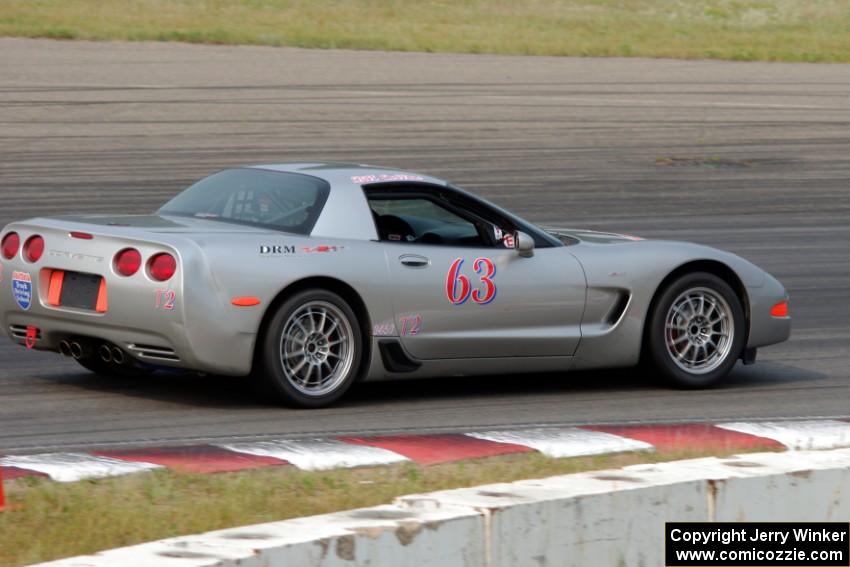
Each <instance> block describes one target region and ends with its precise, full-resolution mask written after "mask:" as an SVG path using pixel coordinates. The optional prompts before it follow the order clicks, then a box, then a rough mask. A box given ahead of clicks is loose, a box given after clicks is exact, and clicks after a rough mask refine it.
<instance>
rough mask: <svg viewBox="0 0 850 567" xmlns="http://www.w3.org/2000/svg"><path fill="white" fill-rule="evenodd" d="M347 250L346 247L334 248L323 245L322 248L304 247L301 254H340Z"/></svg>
mask: <svg viewBox="0 0 850 567" xmlns="http://www.w3.org/2000/svg"><path fill="white" fill-rule="evenodd" d="M340 250H345V246H334V245H330V246H329V245H327V244H322V245H320V246H302V247H301V252H303V253H304V254H324V253H326V252H339V251H340Z"/></svg>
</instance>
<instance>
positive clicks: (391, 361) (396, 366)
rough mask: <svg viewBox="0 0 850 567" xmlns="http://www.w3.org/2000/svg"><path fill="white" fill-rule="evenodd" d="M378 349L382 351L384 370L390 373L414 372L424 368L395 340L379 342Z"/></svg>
mask: <svg viewBox="0 0 850 567" xmlns="http://www.w3.org/2000/svg"><path fill="white" fill-rule="evenodd" d="M378 349H379V350H380V351H381V360H382V361H383V362H384V368H386V369H387V370H389V371H390V372H398V373H404V372H413V371H414V370H417V369H418V368H419V367H420V366H422V363H421V362H418V361H416V360H413V359H412V358H410V356H408V354H407V353H406V352H405V351H404V348H402V346H401V344H400V343H399V342H398V341H397V340H395V339H384V340H381V341H379V342H378Z"/></svg>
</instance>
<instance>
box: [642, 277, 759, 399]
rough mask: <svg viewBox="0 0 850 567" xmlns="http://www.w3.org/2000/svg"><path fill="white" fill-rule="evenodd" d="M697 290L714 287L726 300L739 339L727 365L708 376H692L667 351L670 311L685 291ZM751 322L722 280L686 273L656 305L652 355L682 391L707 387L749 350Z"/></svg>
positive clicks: (735, 338)
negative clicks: (665, 327) (748, 325)
mask: <svg viewBox="0 0 850 567" xmlns="http://www.w3.org/2000/svg"><path fill="white" fill-rule="evenodd" d="M695 287H707V288H710V289H712V290H714V291H716V292H717V293H719V294H720V295H722V296H723V298H724V299H725V300H726V302H727V303H728V304H729V307H730V308H731V310H732V317H733V319H734V325H735V336H734V338H733V339H732V348H731V350H730V351H729V354H728V355H727V358H726V360H724V361H723V363H722V364H721V365H720V366H718V367H717V368H715V369H714V370H712V371H711V372H709V373H707V374H698V375H695V374H688V373H687V372H685V371H684V370H682V369H681V368H679V367H678V366H677V365H676V363H675V362H673V360H671V358H670V354H669V353H668V352H667V345H666V338H665V329H664V325H665V322H666V317H667V311H668V310H669V309H670V306H671V305H672V303H673V301H674V300H675V299H676V298H677V297H678V296H679V295H680V294H681V293H682V292H684V291H685V290H688V289H691V288H695ZM746 335H747V323H746V317H745V314H744V308H743V306H742V305H741V300H740V299H739V298H738V296H737V294H736V293H735V291H734V290H733V289H732V288H731V287H730V286H729V284H728V283H726V282H725V281H723V280H722V279H720V278H719V277H717V276H715V275H713V274H709V273H706V272H694V273H691V274H686V275H684V276H682V277H680V278H679V279H677V280H675V281H674V282H673V283H672V284H670V285H669V286H667V288H665V289H664V291H663V292H662V293H661V296H660V297H659V298H658V301H657V302H656V304H655V306H654V308H653V312H652V319H651V322H650V329H649V341H648V342H649V352H650V354H651V356H652V361H653V362H654V363H655V367H656V369H658V370H659V371H660V372H661V374H662V375H663V377H664V378H665V380H666V381H667V382H668V383H671V384H673V385H674V386H677V387H681V388H705V387H708V386H712V385H714V384H716V383H717V381H718V380H720V379H721V378H723V377H724V376H726V375H727V374H728V373H729V371H730V370H731V369H732V368H733V367H734V366H735V363H736V362H737V361H738V358H740V356H741V353H742V352H743V350H744V347H745V341H746Z"/></svg>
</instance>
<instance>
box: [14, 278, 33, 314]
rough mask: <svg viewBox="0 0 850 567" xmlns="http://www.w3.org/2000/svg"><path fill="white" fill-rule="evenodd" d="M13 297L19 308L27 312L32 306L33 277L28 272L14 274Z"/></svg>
mask: <svg viewBox="0 0 850 567" xmlns="http://www.w3.org/2000/svg"><path fill="white" fill-rule="evenodd" d="M12 295H13V296H14V297H15V302H16V303H17V304H18V307H20V308H21V309H23V310H24V311H26V310H27V309H29V308H30V305H32V276H31V275H29V274H28V273H26V272H17V271H16V272H12Z"/></svg>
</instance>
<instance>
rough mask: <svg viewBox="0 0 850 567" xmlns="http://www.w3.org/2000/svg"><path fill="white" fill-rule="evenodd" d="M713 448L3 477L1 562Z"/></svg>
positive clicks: (65, 554) (674, 457) (680, 456)
mask: <svg viewBox="0 0 850 567" xmlns="http://www.w3.org/2000/svg"><path fill="white" fill-rule="evenodd" d="M763 450H764V449H761V451H763ZM731 453H732V452H731V451H730V452H728V453H726V454H731ZM734 453H741V451H740V450H736V451H734ZM711 454H715V455H717V454H718V453H716V452H714V453H710V452H705V451H703V452H698V451H689V452H681V451H679V452H659V453H647V452H638V453H621V454H616V455H602V456H595V457H579V458H569V459H551V458H548V457H545V456H543V455H541V454H538V453H525V454H517V455H507V456H503V457H492V458H488V459H481V460H471V461H460V462H456V463H447V464H441V465H433V466H420V465H417V464H415V463H404V464H400V465H394V466H385V467H377V468H360V469H339V470H332V471H321V472H309V471H302V470H299V469H296V468H295V467H288V466H283V467H269V468H264V469H256V470H251V471H242V472H238V473H220V474H209V475H196V474H185V473H178V472H175V471H171V470H158V471H154V472H151V473H143V474H137V475H131V476H124V477H112V478H107V479H100V480H90V481H80V482H75V483H68V484H63V483H57V482H52V481H49V480H46V479H43V478H29V479H18V480H16V481H13V482H7V483H6V487H7V490H6V492H7V500H8V504H9V506H8V509H7V510H6V511H4V512H0V565H25V564H29V563H35V562H39V561H48V560H52V559H58V558H61V557H68V556H74V555H83V554H88V553H93V552H95V551H100V550H103V549H110V548H113V547H122V546H126V545H132V544H136V543H142V542H145V541H152V540H156V539H162V538H166V537H172V536H178V535H185V534H192V533H200V532H205V531H210V530H216V529H223V528H227V527H235V526H240V525H248V524H256V523H262V522H271V521H276V520H284V519H287V518H295V517H300V516H310V515H315V514H324V513H328V512H335V511H340V510H348V509H352V508H361V507H367V506H375V505H378V504H386V503H388V502H390V501H391V500H392V499H393V498H395V497H396V496H400V495H403V494H412V493H420V492H430V491H434V490H442V489H447V488H460V487H467V486H476V485H481V484H489V483H494V482H510V481H514V480H519V479H528V478H541V477H546V476H554V475H559V474H569V473H576V472H582V471H589V470H600V469H609V468H617V467H622V466H626V465H631V464H636V463H648V462H661V461H670V460H678V459H686V458H696V457H704V456H709V455H711Z"/></svg>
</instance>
